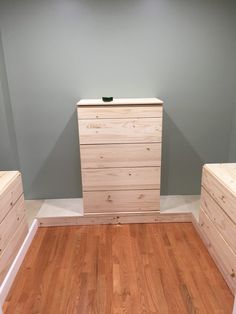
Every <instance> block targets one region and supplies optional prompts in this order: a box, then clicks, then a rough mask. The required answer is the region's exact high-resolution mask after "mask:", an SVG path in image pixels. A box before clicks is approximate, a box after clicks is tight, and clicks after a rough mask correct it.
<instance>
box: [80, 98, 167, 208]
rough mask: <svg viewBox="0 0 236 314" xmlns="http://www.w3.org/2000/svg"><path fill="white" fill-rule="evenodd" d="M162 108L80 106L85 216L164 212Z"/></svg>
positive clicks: (127, 102) (147, 104) (152, 103)
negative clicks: (162, 189)
mask: <svg viewBox="0 0 236 314" xmlns="http://www.w3.org/2000/svg"><path fill="white" fill-rule="evenodd" d="M162 104H163V103H162V101H160V100H158V99H156V98H150V99H115V100H113V101H112V102H110V103H104V102H103V101H101V100H81V101H79V102H78V108H77V112H78V120H79V140H80V155H81V169H82V183H83V201H84V211H85V213H119V212H147V211H159V209H160V201H159V200H160V173H161V142H162Z"/></svg>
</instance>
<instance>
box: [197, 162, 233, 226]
mask: <svg viewBox="0 0 236 314" xmlns="http://www.w3.org/2000/svg"><path fill="white" fill-rule="evenodd" d="M202 185H203V186H204V187H205V189H206V190H207V191H208V192H209V193H210V194H211V196H212V197H213V198H214V200H215V201H216V202H217V203H218V204H219V205H220V206H221V207H222V208H223V209H224V210H225V211H226V212H227V215H229V216H230V218H231V219H232V220H233V222H234V223H236V164H209V165H205V166H204V168H203V177H202Z"/></svg>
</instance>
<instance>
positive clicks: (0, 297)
mask: <svg viewBox="0 0 236 314" xmlns="http://www.w3.org/2000/svg"><path fill="white" fill-rule="evenodd" d="M37 229H38V221H37V220H36V219H34V221H33V223H32V225H31V226H30V228H29V232H28V234H27V236H26V238H25V240H24V242H23V243H22V246H21V248H20V249H19V252H18V253H17V255H16V257H15V259H14V261H13V263H12V265H11V267H10V269H9V270H8V272H7V275H6V277H5V279H4V281H3V283H2V284H1V286H0V314H1V313H2V309H1V307H2V306H3V304H4V302H5V299H6V297H7V294H8V292H9V290H10V288H11V285H12V283H13V281H14V279H15V277H16V274H17V272H18V270H19V268H20V266H21V264H22V262H23V259H24V257H25V254H26V253H27V251H28V249H29V246H30V244H31V242H32V240H33V238H34V236H35V233H36V231H37Z"/></svg>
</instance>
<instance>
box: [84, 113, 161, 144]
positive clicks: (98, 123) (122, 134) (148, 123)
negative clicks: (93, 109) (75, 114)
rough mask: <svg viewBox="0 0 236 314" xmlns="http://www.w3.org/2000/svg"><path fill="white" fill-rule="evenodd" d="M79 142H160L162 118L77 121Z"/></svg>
mask: <svg viewBox="0 0 236 314" xmlns="http://www.w3.org/2000/svg"><path fill="white" fill-rule="evenodd" d="M79 136H80V144H105V143H108V144H114V143H142V142H144V143H145V142H148V143H149V142H150V143H151V142H161V140H162V119H161V118H140V119H99V120H80V121H79Z"/></svg>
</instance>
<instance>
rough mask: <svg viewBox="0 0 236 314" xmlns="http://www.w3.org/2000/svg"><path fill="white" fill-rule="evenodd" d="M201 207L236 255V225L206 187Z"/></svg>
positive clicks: (203, 189)
mask: <svg viewBox="0 0 236 314" xmlns="http://www.w3.org/2000/svg"><path fill="white" fill-rule="evenodd" d="M200 206H201V209H203V210H204V212H205V213H206V214H207V216H208V217H209V218H210V219H211V221H212V222H213V224H214V225H215V227H216V228H217V230H218V232H220V233H221V235H222V236H223V238H224V239H225V241H226V242H227V243H228V245H229V246H230V247H231V248H232V250H233V251H234V253H235V254H236V224H235V223H234V222H233V221H232V220H231V219H230V217H229V216H228V215H227V214H226V213H225V211H224V210H223V209H222V208H221V207H220V206H219V205H218V204H217V203H216V201H215V200H214V199H213V198H212V197H211V196H210V194H208V192H207V191H206V190H205V188H204V187H202V191H201V204H200Z"/></svg>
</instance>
